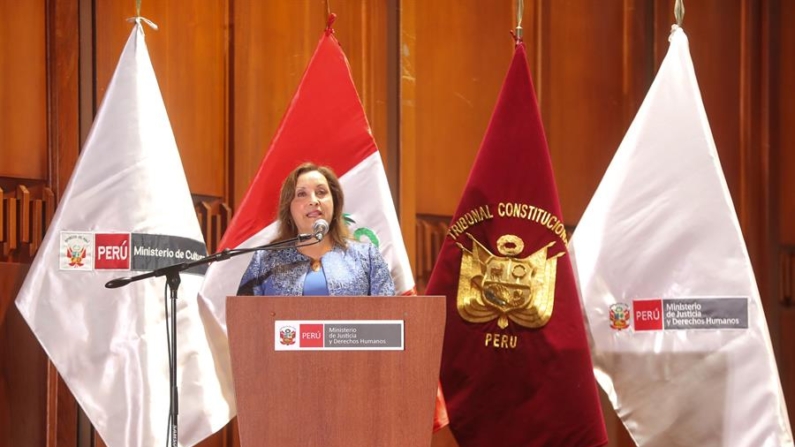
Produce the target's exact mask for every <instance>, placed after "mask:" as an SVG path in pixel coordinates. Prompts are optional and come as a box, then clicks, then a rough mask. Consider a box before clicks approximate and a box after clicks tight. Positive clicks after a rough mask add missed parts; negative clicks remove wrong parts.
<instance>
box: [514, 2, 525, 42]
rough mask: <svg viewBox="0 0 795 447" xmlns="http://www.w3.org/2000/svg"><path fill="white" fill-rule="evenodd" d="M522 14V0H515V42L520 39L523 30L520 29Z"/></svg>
mask: <svg viewBox="0 0 795 447" xmlns="http://www.w3.org/2000/svg"><path fill="white" fill-rule="evenodd" d="M522 16H524V0H516V32H515V34H514V37H515V38H516V43H519V42H521V41H522V35H523V34H524V32H523V31H524V30H523V29H522Z"/></svg>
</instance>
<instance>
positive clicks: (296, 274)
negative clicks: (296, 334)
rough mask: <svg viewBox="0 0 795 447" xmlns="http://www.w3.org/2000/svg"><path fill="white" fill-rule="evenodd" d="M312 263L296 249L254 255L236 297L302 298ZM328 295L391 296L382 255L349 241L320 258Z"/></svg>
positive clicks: (392, 291) (392, 286) (391, 286)
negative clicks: (283, 296)
mask: <svg viewBox="0 0 795 447" xmlns="http://www.w3.org/2000/svg"><path fill="white" fill-rule="evenodd" d="M310 263H311V259H309V257H307V256H304V255H303V254H301V253H300V252H299V251H298V250H296V249H295V248H288V249H285V250H276V251H265V250H261V251H257V252H255V253H254V256H253V257H252V258H251V262H250V263H249V265H248V268H247V269H246V273H244V274H243V278H242V279H241V280H240V287H239V288H238V291H237V294H238V295H271V296H276V295H279V296H281V295H288V296H289V295H296V296H298V295H302V294H303V290H304V279H305V278H306V274H307V272H308V271H309V269H310ZM321 264H322V268H323V274H324V275H325V276H326V284H327V285H328V291H329V294H330V295H332V296H334V295H342V296H357V295H394V294H395V284H394V282H392V276H391V275H390V273H389V267H388V266H387V265H386V262H385V261H384V258H382V257H381V253H379V252H378V248H376V247H375V246H374V245H373V244H371V243H369V242H357V241H348V248H347V249H345V248H342V247H339V246H336V245H335V246H334V248H333V249H331V250H330V251H329V252H327V253H326V254H324V255H323V257H322V258H321Z"/></svg>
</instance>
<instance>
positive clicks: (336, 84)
mask: <svg viewBox="0 0 795 447" xmlns="http://www.w3.org/2000/svg"><path fill="white" fill-rule="evenodd" d="M333 21H334V15H332V16H331V17H329V24H328V27H327V28H326V30H325V31H324V33H323V35H322V36H321V38H320V42H318V45H317V48H316V49H315V53H314V54H313V56H312V58H311V60H310V61H309V65H308V66H307V68H306V72H305V73H304V76H303V78H302V79H301V83H300V84H299V86H298V90H297V91H296V93H295V95H294V96H293V100H292V102H291V103H290V106H289V107H288V109H287V111H286V112H285V115H284V117H283V118H282V122H281V124H280V125H279V128H278V130H277V132H276V135H275V136H274V138H273V141H272V142H271V145H270V148H269V149H268V151H267V153H266V154H265V158H264V159H263V161H262V164H261V165H260V168H259V171H258V172H257V174H256V176H255V177H254V179H253V180H252V182H251V185H250V186H249V189H248V191H247V192H246V194H245V196H244V197H243V200H242V202H241V204H240V206H239V207H238V209H237V210H236V213H235V216H234V218H233V219H232V221H231V222H230V224H229V227H228V228H227V230H226V232H225V233H224V237H223V239H222V240H221V243H220V247H219V250H223V249H225V248H244V247H256V246H258V245H262V244H266V243H268V242H271V241H272V240H273V238H274V237H275V236H276V232H277V222H276V214H277V207H278V202H279V191H280V190H281V186H282V182H283V181H284V179H285V178H286V177H287V175H288V174H289V173H290V172H291V171H292V170H293V169H295V168H296V167H297V166H298V165H300V164H301V163H303V162H308V161H311V162H313V163H316V164H318V165H324V166H329V167H331V168H332V169H333V170H334V171H335V173H336V174H337V176H339V179H340V183H341V184H342V187H343V190H344V193H345V208H344V210H343V213H344V214H345V215H346V216H347V218H346V220H347V221H348V223H349V229H350V233H351V234H352V235H353V237H354V238H357V239H359V240H363V241H364V240H369V241H370V242H372V243H373V244H375V245H376V246H378V248H379V250H380V251H381V254H382V255H383V257H384V259H385V260H386V262H387V264H388V265H389V268H390V271H391V274H392V278H393V279H394V281H395V290H396V291H397V293H398V294H412V293H414V290H415V289H414V277H413V275H412V273H411V265H410V264H409V260H408V255H407V253H406V248H405V245H404V244H403V237H402V235H401V232H400V225H399V223H398V220H397V213H396V211H395V206H394V204H393V202H392V195H391V193H390V189H389V184H388V183H387V179H386V173H385V171H384V166H383V163H382V161H381V155H380V154H379V152H378V148H377V147H376V144H375V140H374V139H373V135H372V132H371V131H370V124H369V123H368V122H367V117H366V116H365V113H364V108H363V107H362V103H361V101H360V100H359V95H358V93H357V92H356V87H355V85H354V84H353V78H352V77H351V72H350V67H349V66H348V60H347V58H346V57H345V53H344V52H343V51H342V48H341V47H340V44H339V42H338V41H337V39H336V38H335V37H334V31H333V29H332V28H331V24H332V23H333ZM250 260H251V255H244V256H238V257H235V258H232V259H230V260H229V261H225V262H220V263H216V264H214V265H212V266H211V267H210V268H209V270H208V271H207V276H206V280H205V282H204V285H203V287H202V291H201V301H202V303H203V304H204V306H205V307H206V308H207V309H208V312H205V314H204V317H205V320H206V322H205V324H206V325H207V326H209V327H210V328H211V329H210V330H212V331H213V332H215V331H217V330H219V331H223V333H224V334H225V333H226V309H225V300H226V297H227V296H230V295H235V293H236V292H237V287H238V285H239V282H240V278H241V277H242V275H243V272H244V271H245V269H246V266H247V265H248V263H249V261H250ZM218 340H219V342H221V343H224V344H225V342H226V338H223V337H222V338H219V339H218ZM221 348H223V349H228V347H226V346H223V347H221ZM218 360H219V361H220V362H222V363H226V362H228V359H227V358H222V359H218ZM221 369H223V370H225V372H226V375H227V377H228V380H227V383H228V386H229V389H230V390H231V386H232V385H231V374H230V372H229V371H230V368H229V365H228V364H223V365H222V366H221ZM438 399H439V400H438V401H437V408H438V410H437V413H436V418H435V420H434V428H437V429H438V428H439V427H441V426H444V425H446V424H447V418H446V414H445V413H444V405H443V403H442V401H441V400H440V399H441V396H439V398H438ZM429 425H430V421H429Z"/></svg>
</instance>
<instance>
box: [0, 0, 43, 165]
mask: <svg viewBox="0 0 795 447" xmlns="http://www.w3.org/2000/svg"><path fill="white" fill-rule="evenodd" d="M44 10H45V3H44V2H43V1H17V0H0V16H2V17H6V18H7V20H5V21H4V23H3V25H2V26H0V66H1V67H2V70H0V177H17V178H25V179H45V178H46V177H47V96H46V94H47V84H46V82H47V81H46V79H47V77H46V76H47V72H46V66H45V62H46V60H47V55H46V52H45V36H46V33H45V15H44Z"/></svg>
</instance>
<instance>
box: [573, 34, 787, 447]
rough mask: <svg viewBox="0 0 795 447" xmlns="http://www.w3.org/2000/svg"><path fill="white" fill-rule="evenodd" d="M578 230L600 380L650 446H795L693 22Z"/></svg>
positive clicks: (674, 38) (581, 278) (581, 277)
mask: <svg viewBox="0 0 795 447" xmlns="http://www.w3.org/2000/svg"><path fill="white" fill-rule="evenodd" d="M670 41H671V43H670V48H669V50H668V54H667V55H666V57H665V59H664V60H663V62H662V65H661V67H660V71H659V73H658V74H657V77H656V79H655V80H654V82H653V84H652V86H651V88H650V90H649V92H648V94H647V96H646V99H645V100H644V102H643V104H642V106H641V108H640V110H639V111H638V114H637V116H636V117H635V120H634V121H633V123H632V125H631V126H630V128H629V130H628V131H627V134H626V136H625V137H624V141H623V142H622V143H621V145H620V146H619V148H618V151H617V152H616V155H615V157H614V158H613V161H612V163H611V164H610V166H609V168H608V170H607V172H606V173H605V176H604V178H603V179H602V182H601V183H600V185H599V187H598V189H597V190H596V193H595V194H594V197H593V199H592V200H591V203H590V204H589V205H588V208H587V209H586V211H585V214H584V215H583V217H582V220H581V221H580V223H579V225H578V226H577V229H576V231H575V233H574V237H573V238H572V242H571V252H572V256H573V259H574V264H575V271H576V274H577V277H578V282H579V287H580V291H581V294H582V300H583V306H584V309H585V314H586V319H587V324H588V328H589V330H590V336H591V338H592V349H591V352H592V356H593V360H594V369H595V374H596V377H597V379H598V381H599V384H600V385H601V386H602V388H603V389H604V390H605V392H606V393H607V395H608V396H609V397H610V400H611V402H612V404H613V406H614V408H615V409H616V411H617V413H618V415H619V416H620V417H621V419H622V421H623V422H624V425H625V426H626V427H627V429H628V431H629V433H630V434H631V435H632V437H633V438H634V440H635V442H637V443H638V445H642V446H644V447H652V446H659V447H676V446H694V445H699V446H737V447H748V446H791V445H792V434H791V430H790V427H789V422H788V419H787V411H786V407H785V405H784V400H783V397H782V392H781V385H780V382H779V377H778V372H777V369H776V362H775V359H774V357H773V350H772V347H771V344H770V336H769V334H768V330H767V324H766V322H765V316H764V312H763V309H762V303H761V301H760V298H759V291H758V289H757V286H756V280H755V278H754V274H753V271H752V269H751V263H750V260H749V258H748V252H747V250H746V247H745V242H744V240H743V237H742V233H741V231H740V225H739V221H738V220H737V216H736V214H735V211H734V206H733V204H732V201H731V197H730V195H729V190H728V187H727V185H726V181H725V179H724V177H723V172H722V169H721V166H720V161H719V160H718V152H717V150H716V148H715V142H714V140H713V138H712V133H711V131H710V128H709V123H708V121H707V116H706V112H705V110H704V106H703V103H702V101H701V94H700V92H699V88H698V84H697V82H696V76H695V72H694V69H693V63H692V60H691V58H690V52H689V49H688V41H687V37H686V36H685V33H684V31H683V30H682V29H681V28H675V30H674V31H673V32H672V35H671V37H670Z"/></svg>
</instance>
